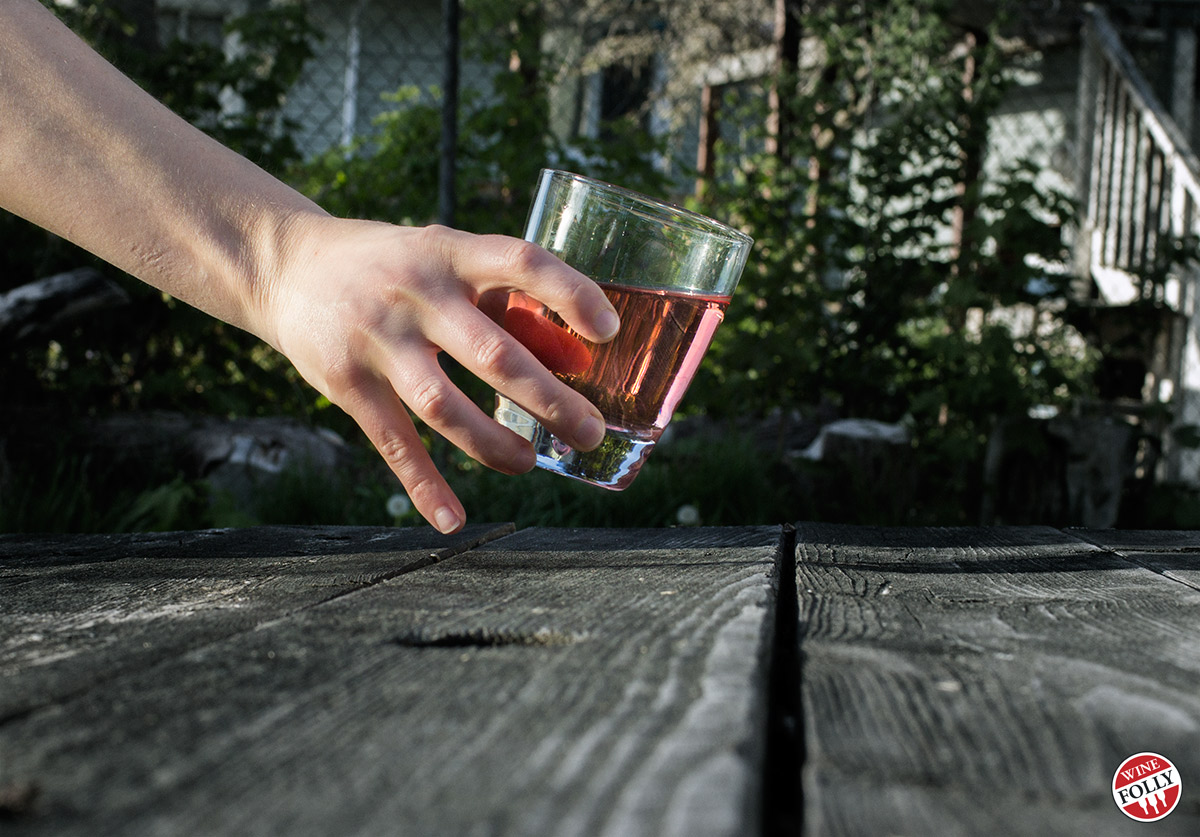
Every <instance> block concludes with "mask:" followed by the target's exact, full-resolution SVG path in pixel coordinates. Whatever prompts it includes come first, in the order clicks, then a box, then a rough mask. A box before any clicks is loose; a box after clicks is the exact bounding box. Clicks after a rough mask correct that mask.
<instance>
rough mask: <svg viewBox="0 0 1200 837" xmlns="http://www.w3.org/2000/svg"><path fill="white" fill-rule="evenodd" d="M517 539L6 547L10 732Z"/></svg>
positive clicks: (122, 539) (224, 535)
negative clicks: (428, 568) (444, 561)
mask: <svg viewBox="0 0 1200 837" xmlns="http://www.w3.org/2000/svg"><path fill="white" fill-rule="evenodd" d="M512 530H513V527H512V526H511V525H508V524H505V525H502V526H473V527H470V528H468V529H467V530H465V531H464V532H462V533H460V534H458V535H456V536H453V537H449V538H447V537H443V536H441V535H439V534H437V533H436V532H434V531H433V530H432V529H427V528H419V529H418V528H411V529H410V528H405V529H397V528H383V527H380V528H361V529H355V528H345V527H328V526H313V527H260V528H253V529H227V530H212V531H205V532H193V533H186V534H185V533H165V534H135V535H83V536H80V535H74V536H72V535H57V536H28V535H4V536H0V608H2V609H3V613H4V618H3V619H0V722H2V721H3V720H4V719H7V718H12V717H17V716H20V715H23V714H25V713H28V712H30V711H32V710H34V709H36V708H38V707H41V706H47V705H52V704H54V703H56V702H60V701H61V700H63V698H64V697H66V696H68V695H72V694H75V693H78V692H80V691H83V690H85V689H88V688H90V687H92V686H93V685H94V684H95V683H97V682H100V681H103V680H106V679H109V678H112V677H114V676H117V675H120V674H122V673H124V672H127V671H131V670H135V669H138V668H148V667H152V666H154V665H157V664H158V663H159V662H161V661H162V660H164V659H168V658H171V657H175V656H178V655H179V654H181V653H183V652H185V651H187V650H189V649H191V648H195V647H198V646H201V645H203V644H205V643H208V642H213V641H215V640H218V639H221V638H223V637H226V636H229V635H231V634H235V633H238V632H242V631H248V630H253V629H254V628H255V627H257V626H258V625H260V624H261V623H263V622H265V621H268V620H271V619H275V618H278V617H279V616H281V615H283V614H286V613H288V612H291V611H294V610H297V609H300V608H304V607H309V606H311V605H314V604H316V603H318V602H321V601H324V600H326V599H330V598H334V597H336V596H339V595H343V594H345V593H346V592H348V591H350V590H355V589H358V588H361V587H364V586H369V585H371V584H375V583H378V582H379V581H381V580H383V579H386V578H390V577H392V576H395V575H398V574H401V573H404V572H409V571H412V570H413V569H416V568H418V567H421V566H424V565H425V564H427V563H430V562H431V561H433V560H438V559H441V558H445V557H448V556H450V555H453V554H455V553H457V552H459V551H462V550H464V549H468V548H470V547H471V546H473V545H476V544H478V543H480V542H483V541H486V540H488V539H490V538H494V537H499V536H501V535H503V534H507V533H510V532H511V531H512Z"/></svg>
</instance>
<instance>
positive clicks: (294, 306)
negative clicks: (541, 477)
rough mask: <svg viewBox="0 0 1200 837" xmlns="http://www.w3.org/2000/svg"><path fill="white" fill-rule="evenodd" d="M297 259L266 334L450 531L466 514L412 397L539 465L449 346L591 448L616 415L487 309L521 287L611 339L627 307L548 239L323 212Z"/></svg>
mask: <svg viewBox="0 0 1200 837" xmlns="http://www.w3.org/2000/svg"><path fill="white" fill-rule="evenodd" d="M287 240H288V242H289V243H288V245H287V246H288V252H287V254H286V256H285V258H284V259H283V262H284V264H285V268H284V269H283V270H282V271H281V272H280V275H279V276H277V277H275V278H274V279H273V280H272V281H271V282H270V284H269V286H268V287H266V288H264V289H263V296H264V299H265V300H266V304H265V305H264V307H263V310H264V311H265V313H266V317H267V319H268V321H269V322H268V323H266V324H265V325H264V327H263V328H262V329H261V332H260V333H262V334H263V335H264V336H265V337H266V338H267V339H268V340H269V341H270V342H272V343H273V344H274V345H275V347H276V348H278V349H279V350H280V351H281V352H283V354H284V355H286V356H287V357H288V358H289V360H291V362H292V363H293V364H294V365H295V366H296V369H297V370H298V371H299V372H300V374H301V375H303V376H304V378H305V379H306V380H308V382H309V383H311V384H312V385H313V386H315V387H316V388H317V389H318V390H319V391H320V392H322V393H323V394H324V395H325V396H326V397H327V398H329V400H330V401H332V402H333V403H334V404H337V405H338V406H339V407H341V408H342V409H343V410H345V411H346V412H347V413H348V414H349V415H350V416H351V418H353V419H354V420H355V421H356V422H357V423H358V425H359V426H360V427H361V428H362V430H363V431H364V432H365V433H366V435H367V437H368V438H369V439H370V440H371V442H372V443H373V444H374V445H375V447H376V449H378V451H379V452H380V453H381V454H382V456H383V458H384V460H385V461H386V462H387V463H388V465H389V467H390V468H391V469H392V471H393V472H394V473H395V474H396V476H397V477H399V479H400V481H401V482H402V483H403V484H404V487H405V489H406V490H407V492H408V495H409V497H410V498H411V499H412V501H413V505H414V506H415V507H416V509H417V510H418V511H419V512H420V513H421V514H422V515H423V516H424V517H425V519H426V520H428V521H429V522H430V523H432V524H433V525H434V526H435V527H436V528H437V529H438V530H439V531H441V532H443V533H450V532H454V531H457V530H458V529H460V528H461V527H462V526H463V524H464V523H465V521H466V513H465V511H464V509H463V507H462V504H461V503H460V502H459V500H458V498H457V497H456V496H455V495H454V492H453V491H452V490H451V489H450V486H449V485H448V484H447V483H446V481H445V479H444V478H443V477H442V475H441V474H440V473H438V471H437V468H436V467H435V466H434V464H433V461H432V460H431V459H430V457H429V454H428V453H427V452H426V450H425V447H424V445H423V444H422V442H421V439H420V436H419V435H418V433H417V431H416V428H415V427H414V425H413V422H412V419H411V418H410V416H409V414H408V411H407V410H406V409H405V405H407V407H408V408H409V409H411V410H412V411H413V413H414V414H416V415H417V416H418V417H419V418H420V419H421V420H422V421H424V422H425V423H426V424H428V425H429V426H430V427H432V428H433V429H434V430H436V431H437V432H439V433H440V434H442V435H443V436H445V437H446V438H447V439H448V440H449V441H450V442H452V443H453V444H455V445H457V446H458V447H459V448H461V449H462V450H463V451H465V452H466V453H467V454H468V455H470V456H471V457H473V458H475V459H476V460H478V461H479V462H481V463H483V464H484V465H487V466H488V467H491V468H494V469H495V470H497V471H501V472H503V473H509V474H516V473H523V472H525V471H528V470H530V469H531V468H532V467H533V466H534V461H535V459H534V453H533V448H532V446H531V445H530V444H529V442H527V441H526V440H524V439H522V438H520V437H519V436H517V435H516V434H515V433H513V432H512V431H510V430H508V429H507V428H505V427H503V426H501V425H500V424H498V423H497V422H495V421H494V420H493V419H492V418H491V417H490V416H489V415H487V414H485V413H484V412H483V411H482V410H481V409H480V408H479V407H478V406H476V405H475V404H474V403H472V402H471V400H470V399H469V398H467V396H466V395H464V394H463V393H462V392H461V391H460V390H459V389H458V388H457V387H455V386H454V384H453V383H451V381H450V380H449V378H448V377H447V376H446V374H445V372H444V371H443V370H442V368H441V366H440V365H439V364H438V360H437V355H438V354H439V352H441V351H445V352H446V353H447V354H449V355H450V356H451V357H453V358H454V359H455V360H457V361H458V362H459V363H460V364H462V366H463V367H464V368H466V369H467V370H468V371H469V372H471V373H472V374H474V375H476V376H478V377H479V378H480V379H481V380H483V381H484V382H486V383H487V384H489V385H491V386H492V387H493V388H494V389H496V390H497V391H498V392H501V393H503V394H504V395H506V396H508V397H509V398H511V399H513V400H514V401H516V402H517V403H519V404H521V406H523V407H524V408H525V409H527V410H528V411H529V412H530V413H531V414H532V415H533V416H534V417H535V418H537V419H538V421H540V422H541V423H542V424H544V425H545V426H546V427H547V428H548V429H549V430H550V431H551V432H552V433H554V434H555V435H556V436H558V437H559V438H561V439H562V440H563V441H564V442H566V443H567V444H569V445H571V446H572V447H576V448H579V449H582V450H591V449H593V448H595V447H596V446H597V445H599V444H600V442H601V440H602V439H603V437H604V419H603V416H601V414H600V412H599V411H598V410H597V409H596V408H595V407H594V406H593V405H591V404H590V403H589V402H588V401H587V400H586V399H585V398H584V397H583V396H581V395H579V394H578V393H576V392H575V391H574V390H572V389H571V388H570V387H568V386H567V385H566V384H563V383H562V382H561V381H559V380H558V379H557V378H555V377H554V375H552V374H551V373H550V372H549V371H548V370H547V369H546V368H545V367H544V366H542V364H541V363H539V362H538V361H537V360H536V359H535V358H534V356H533V355H532V354H531V353H530V352H529V351H528V350H527V349H526V348H525V347H523V346H522V345H521V344H520V343H519V342H518V341H517V340H516V339H515V338H513V337H512V336H511V335H509V334H508V333H507V332H505V331H504V329H503V328H501V327H500V326H499V325H498V324H497V323H496V322H495V321H494V320H493V319H492V318H490V317H489V316H488V315H487V314H486V313H485V312H484V311H483V310H481V307H480V303H481V300H483V299H485V295H489V292H492V293H491V295H494V293H495V292H506V291H510V290H519V291H522V292H524V293H525V294H527V295H528V296H530V297H533V298H534V299H536V300H538V301H540V302H542V303H544V304H545V305H547V306H549V307H550V308H551V309H553V310H554V311H556V312H558V313H559V314H560V315H561V316H562V317H563V319H564V320H565V321H566V323H567V324H568V325H570V326H571V327H572V328H573V329H575V330H576V331H578V332H579V333H580V334H582V335H583V336H584V337H585V338H587V339H588V340H592V341H593V342H605V341H607V340H610V339H612V337H613V336H614V335H615V334H616V332H617V328H618V326H619V321H618V319H617V314H616V312H615V311H614V310H613V308H612V306H611V305H610V304H609V302H608V299H607V297H605V295H604V293H603V292H602V291H601V290H600V289H599V287H597V285H596V284H595V283H594V282H592V281H591V280H590V279H588V278H587V277H585V276H584V275H583V274H581V273H578V272H577V271H575V270H573V269H571V268H569V267H567V266H566V265H564V264H563V263H562V262H561V261H559V260H558V259H557V258H555V257H554V256H552V255H551V254H550V253H548V252H547V251H545V250H543V249H542V248H540V247H537V246H536V245H533V244H530V243H528V242H525V241H521V240H519V239H514V238H508V237H505V236H478V235H472V234H470V233H465V232H460V231H457V230H452V229H448V228H445V227H438V226H433V227H424V228H411V227H398V226H393V225H390V224H381V223H375V222H369V221H348V220H342V219H336V218H331V217H329V216H324V215H312V216H308V217H306V218H304V219H303V220H301V221H298V222H297V223H296V225H295V228H294V229H293V230H291V231H290V233H289V235H288V238H287Z"/></svg>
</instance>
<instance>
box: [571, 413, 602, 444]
mask: <svg viewBox="0 0 1200 837" xmlns="http://www.w3.org/2000/svg"><path fill="white" fill-rule="evenodd" d="M604 430H605V429H604V420H603V419H600V418H598V417H596V416H588V417H587V418H585V419H584V420H583V421H582V422H581V423H580V425H579V429H578V430H577V431H576V432H575V439H576V441H577V443H578V444H577V445H576V446H577V447H581V448H583V449H584V450H592V449H594V448H597V447H599V446H600V443H601V442H603V441H604Z"/></svg>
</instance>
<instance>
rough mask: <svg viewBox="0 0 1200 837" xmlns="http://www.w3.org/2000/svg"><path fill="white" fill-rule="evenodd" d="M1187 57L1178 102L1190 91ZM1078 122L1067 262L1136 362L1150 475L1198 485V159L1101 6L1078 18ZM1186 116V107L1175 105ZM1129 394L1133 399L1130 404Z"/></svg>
mask: <svg viewBox="0 0 1200 837" xmlns="http://www.w3.org/2000/svg"><path fill="white" fill-rule="evenodd" d="M1195 31H1196V30H1195V28H1191V29H1185V30H1183V31H1179V30H1174V29H1173V30H1172V31H1171V32H1170V33H1169V35H1170V38H1171V39H1172V40H1171V43H1172V45H1173V46H1174V47H1175V48H1178V47H1179V39H1181V38H1182V39H1184V42H1183V46H1184V48H1185V50H1184V51H1182V52H1181V53H1180V54H1182V55H1187V52H1186V49H1187V48H1188V47H1189V43H1188V41H1187V39H1190V50H1191V55H1192V56H1193V57H1192V59H1191V60H1192V63H1191V65H1190V66H1186V62H1177V63H1184V64H1185V66H1184V67H1183V70H1184V71H1185V72H1182V73H1181V72H1179V68H1178V67H1175V71H1176V74H1177V75H1179V77H1180V79H1181V80H1184V81H1186V88H1187V89H1186V94H1181V93H1180V92H1179V91H1177V92H1176V95H1175V97H1174V98H1175V99H1176V101H1175V102H1173V104H1174V105H1175V106H1176V113H1177V114H1179V113H1180V111H1181V108H1180V107H1179V102H1187V103H1189V104H1190V102H1191V101H1193V100H1194V95H1193V91H1192V86H1193V84H1192V79H1193V78H1194V67H1195V64H1194V55H1195ZM1079 91H1080V92H1079V100H1078V108H1079V111H1078V118H1077V127H1078V131H1079V134H1078V136H1079V142H1078V144H1077V149H1078V169H1077V171H1076V179H1077V188H1078V198H1079V211H1080V220H1079V227H1078V236H1077V239H1076V253H1075V259H1076V265H1077V267H1078V269H1079V271H1080V274H1081V276H1083V277H1085V278H1087V279H1090V280H1091V281H1090V282H1089V283H1088V285H1089V293H1090V297H1091V302H1092V303H1093V305H1092V311H1093V313H1094V317H1093V324H1094V325H1095V326H1096V327H1097V329H1098V331H1100V333H1101V334H1102V335H1104V336H1105V337H1106V339H1107V341H1108V342H1109V344H1110V345H1113V344H1117V345H1124V346H1126V347H1127V350H1128V357H1126V358H1121V357H1119V356H1118V357H1117V358H1110V360H1114V361H1116V362H1118V363H1119V362H1121V361H1122V360H1126V361H1128V362H1130V363H1133V364H1140V366H1139V367H1138V372H1139V373H1140V374H1139V375H1135V376H1133V380H1134V387H1133V388H1134V389H1135V390H1137V391H1136V392H1126V393H1123V395H1124V396H1125V397H1126V399H1127V401H1128V404H1127V407H1128V409H1127V411H1126V412H1128V413H1129V414H1131V415H1134V416H1136V419H1135V420H1136V421H1138V422H1139V423H1140V424H1142V426H1143V429H1144V430H1145V431H1146V434H1147V436H1148V437H1149V438H1154V439H1158V440H1161V442H1160V444H1161V447H1160V448H1159V449H1158V450H1157V451H1156V456H1155V457H1154V460H1155V464H1154V465H1153V468H1154V469H1155V471H1156V473H1155V474H1154V476H1155V477H1157V479H1158V480H1160V481H1163V482H1172V483H1185V484H1189V485H1192V486H1195V487H1200V448H1197V447H1196V446H1195V444H1194V443H1195V441H1197V440H1200V435H1198V434H1197V433H1196V429H1197V428H1200V317H1198V314H1200V312H1198V311H1197V305H1198V299H1197V297H1198V296H1200V294H1198V288H1200V261H1198V258H1197V257H1200V248H1198V247H1197V242H1198V241H1200V160H1197V158H1196V156H1195V154H1194V153H1193V152H1192V150H1191V143H1190V142H1189V140H1188V138H1187V136H1186V134H1185V132H1184V130H1183V129H1181V128H1180V126H1179V124H1178V122H1177V120H1176V119H1175V118H1173V117H1172V115H1171V114H1170V113H1169V112H1168V110H1167V109H1166V108H1165V107H1164V106H1163V105H1162V104H1161V102H1160V99H1159V97H1158V96H1157V95H1156V94H1155V92H1154V89H1153V88H1152V87H1151V85H1150V84H1149V83H1148V81H1147V80H1146V77H1145V75H1144V74H1143V73H1142V71H1141V69H1140V68H1139V67H1138V65H1137V63H1136V62H1135V60H1134V58H1133V56H1132V55H1131V53H1130V52H1129V50H1128V49H1127V48H1126V47H1125V46H1124V45H1123V43H1122V40H1121V37H1120V35H1119V34H1118V31H1117V29H1116V27H1115V26H1114V25H1113V23H1112V21H1111V20H1110V18H1109V17H1108V15H1106V14H1105V12H1104V11H1103V10H1101V9H1099V8H1095V7H1092V8H1089V9H1088V10H1087V13H1086V16H1085V24H1084V31H1083V50H1082V66H1081V79H1080V87H1079ZM1184 116H1185V119H1184V121H1185V125H1186V124H1187V123H1188V122H1190V107H1188V108H1187V109H1186V111H1185V113H1184ZM1134 402H1137V403H1134Z"/></svg>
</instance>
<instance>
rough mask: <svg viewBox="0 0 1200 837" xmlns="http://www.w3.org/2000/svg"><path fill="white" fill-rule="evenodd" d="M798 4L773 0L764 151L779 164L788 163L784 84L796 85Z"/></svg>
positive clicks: (795, 0)
mask: <svg viewBox="0 0 1200 837" xmlns="http://www.w3.org/2000/svg"><path fill="white" fill-rule="evenodd" d="M800 40H801V33H800V2H799V0H775V35H774V41H775V78H774V80H773V81H772V82H771V90H770V93H769V94H768V105H769V108H770V114H769V116H768V117H767V143H766V148H767V152H768V153H770V154H774V155H775V156H777V157H778V158H779V159H780V161H781V162H787V160H788V142H787V137H788V132H789V130H790V126H789V125H788V118H787V104H786V101H787V98H788V94H787V91H786V89H785V88H784V85H789V86H790V85H794V84H795V83H796V73H797V71H798V69H799V66H800Z"/></svg>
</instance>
